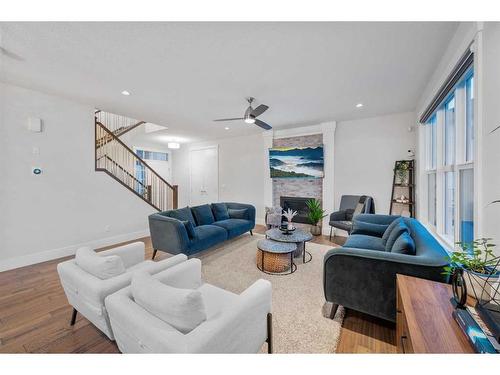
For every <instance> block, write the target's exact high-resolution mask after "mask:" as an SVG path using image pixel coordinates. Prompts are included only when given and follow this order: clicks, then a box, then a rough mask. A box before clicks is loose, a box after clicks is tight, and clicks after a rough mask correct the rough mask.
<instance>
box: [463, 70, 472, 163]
mask: <svg viewBox="0 0 500 375" xmlns="http://www.w3.org/2000/svg"><path fill="white" fill-rule="evenodd" d="M473 159H474V77H473V76H470V77H469V78H467V80H466V81H465V160H466V161H472V160H473Z"/></svg>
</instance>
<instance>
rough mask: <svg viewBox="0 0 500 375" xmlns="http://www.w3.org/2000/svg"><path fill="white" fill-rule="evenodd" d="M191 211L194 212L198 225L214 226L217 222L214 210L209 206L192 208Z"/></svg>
mask: <svg viewBox="0 0 500 375" xmlns="http://www.w3.org/2000/svg"><path fill="white" fill-rule="evenodd" d="M191 211H193V215H194V219H195V220H196V224H197V225H207V224H212V223H213V222H214V221H215V219H214V215H213V214H212V209H211V208H210V206H209V205H208V204H204V205H201V206H195V207H191Z"/></svg>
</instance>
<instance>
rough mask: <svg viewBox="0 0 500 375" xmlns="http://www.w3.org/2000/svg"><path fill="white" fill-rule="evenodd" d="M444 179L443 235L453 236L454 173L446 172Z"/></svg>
mask: <svg viewBox="0 0 500 375" xmlns="http://www.w3.org/2000/svg"><path fill="white" fill-rule="evenodd" d="M444 176H445V178H444V180H445V181H444V233H445V234H446V235H448V236H450V237H451V238H454V235H455V172H446V173H445V175H444Z"/></svg>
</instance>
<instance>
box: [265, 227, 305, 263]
mask: <svg viewBox="0 0 500 375" xmlns="http://www.w3.org/2000/svg"><path fill="white" fill-rule="evenodd" d="M266 237H267V238H269V239H271V240H273V241H278V242H285V243H295V244H297V250H295V253H294V257H295V258H298V257H300V256H301V255H302V262H303V263H309V262H310V261H311V260H312V255H311V253H310V252H308V251H306V242H308V241H311V240H312V238H313V236H312V234H311V233H309V232H306V231H305V230H302V229H299V228H297V229H295V230H294V231H293V232H291V233H290V234H285V233H283V232H282V231H281V230H279V229H278V228H273V229H269V230H268V231H266ZM306 255H308V259H307V260H306Z"/></svg>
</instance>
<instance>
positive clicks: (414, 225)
mask: <svg viewBox="0 0 500 375" xmlns="http://www.w3.org/2000/svg"><path fill="white" fill-rule="evenodd" d="M398 218H399V216H389V215H370V214H360V215H357V216H356V217H355V218H354V223H353V231H352V235H351V237H353V236H356V237H357V238H358V239H352V240H351V238H349V239H348V240H347V242H346V244H349V246H350V247H346V246H344V247H341V248H336V249H332V250H330V251H328V252H327V253H326V254H325V257H324V267H323V286H324V292H325V298H326V300H327V301H328V302H331V303H334V304H338V305H342V306H345V307H347V308H350V309H353V310H357V311H361V312H364V313H366V314H369V315H373V316H376V317H379V318H382V319H386V320H389V321H393V322H394V321H395V320H396V275H397V274H402V275H409V276H414V277H419V278H423V279H428V280H434V281H439V282H448V277H447V276H446V275H444V274H443V267H444V266H446V265H448V263H449V256H448V253H447V252H446V250H445V249H444V248H443V247H442V246H441V245H440V244H439V242H438V241H437V240H436V239H435V238H434V237H433V236H432V235H431V233H429V232H428V231H427V229H426V228H425V227H424V226H423V225H422V224H421V223H420V222H419V221H418V220H416V219H411V218H402V219H401V221H402V222H403V223H405V224H406V226H407V227H408V231H409V235H410V236H411V238H412V240H413V241H414V243H415V255H408V254H398V253H397V252H387V251H384V250H383V249H382V250H380V251H378V250H374V248H376V247H378V246H380V244H382V243H383V242H381V241H383V240H382V236H383V234H384V231H385V230H384V228H383V227H384V226H385V227H386V229H387V227H389V225H390V224H391V223H392V222H393V221H394V220H396V219H398ZM357 221H362V222H363V224H362V225H357V223H356V222H357ZM370 225H372V228H371V229H367V228H368V227H370ZM356 228H362V232H361V233H360V232H356ZM367 230H369V231H371V232H373V233H377V235H374V236H372V241H373V244H371V245H370V246H369V247H368V246H366V241H368V240H369V236H367V235H366V234H364V233H366V231H367ZM359 236H363V237H359ZM354 245H357V246H362V245H364V247H354Z"/></svg>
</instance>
